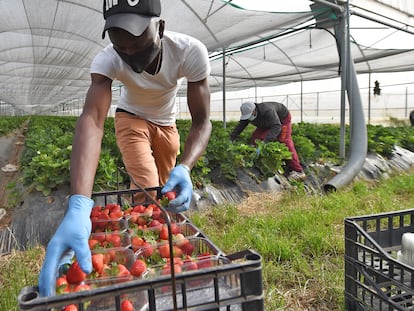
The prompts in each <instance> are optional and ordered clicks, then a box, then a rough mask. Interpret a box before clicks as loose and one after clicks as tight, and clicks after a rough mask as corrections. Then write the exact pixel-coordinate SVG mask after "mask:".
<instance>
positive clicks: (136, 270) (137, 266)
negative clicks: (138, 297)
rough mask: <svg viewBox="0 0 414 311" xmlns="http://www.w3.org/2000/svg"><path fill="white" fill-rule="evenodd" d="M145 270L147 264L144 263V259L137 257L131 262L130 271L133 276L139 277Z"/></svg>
mask: <svg viewBox="0 0 414 311" xmlns="http://www.w3.org/2000/svg"><path fill="white" fill-rule="evenodd" d="M146 270H147V264H146V263H145V261H143V260H141V259H137V260H136V261H135V262H134V263H133V264H132V267H131V269H130V272H131V274H132V275H133V276H136V277H138V278H139V277H141V276H142V274H143V273H144V272H145V271H146Z"/></svg>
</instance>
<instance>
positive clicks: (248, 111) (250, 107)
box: [240, 101, 256, 120]
mask: <svg viewBox="0 0 414 311" xmlns="http://www.w3.org/2000/svg"><path fill="white" fill-rule="evenodd" d="M254 109H256V105H255V104H254V102H252V101H249V102H244V103H243V104H242V105H241V106H240V111H241V117H240V120H247V119H249V118H250V117H251V116H252V114H253V111H254Z"/></svg>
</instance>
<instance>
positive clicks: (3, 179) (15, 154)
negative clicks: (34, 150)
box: [0, 125, 27, 228]
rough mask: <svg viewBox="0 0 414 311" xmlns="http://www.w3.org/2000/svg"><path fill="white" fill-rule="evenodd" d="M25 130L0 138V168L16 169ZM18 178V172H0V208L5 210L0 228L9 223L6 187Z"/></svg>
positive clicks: (8, 192)
mask: <svg viewBox="0 0 414 311" xmlns="http://www.w3.org/2000/svg"><path fill="white" fill-rule="evenodd" d="M26 130H27V128H26V126H25V125H24V126H23V127H22V128H20V129H18V130H15V131H13V132H12V133H11V134H10V135H8V136H3V137H0V168H5V167H6V166H7V165H13V166H16V167H17V168H18V162H19V159H20V157H21V155H22V153H23V150H24V141H25V135H24V134H25V132H26ZM19 176H20V172H19V171H18V170H17V171H15V172H11V171H9V172H7V171H6V172H5V171H3V170H1V171H0V208H3V209H5V210H6V214H5V216H4V217H2V218H1V219H0V228H3V227H5V226H7V225H8V224H9V223H10V221H11V215H12V212H13V208H12V207H10V206H7V204H8V198H9V195H10V191H9V190H8V185H9V184H10V183H11V182H14V181H16V180H17V179H18V178H19Z"/></svg>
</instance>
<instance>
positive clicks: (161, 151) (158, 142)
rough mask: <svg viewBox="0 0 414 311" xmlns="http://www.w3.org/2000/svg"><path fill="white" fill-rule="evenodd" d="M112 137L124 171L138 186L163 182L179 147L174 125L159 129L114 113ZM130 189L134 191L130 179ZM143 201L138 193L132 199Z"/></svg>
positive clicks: (145, 186)
mask: <svg viewBox="0 0 414 311" xmlns="http://www.w3.org/2000/svg"><path fill="white" fill-rule="evenodd" d="M115 135H116V142H117V145H118V148H119V150H120V152H121V155H122V160H123V162H124V165H125V168H126V170H127V172H128V174H129V175H130V176H132V177H133V179H134V180H135V182H136V183H137V184H138V185H139V186H141V187H143V188H149V187H157V186H163V185H164V184H165V183H166V182H167V180H168V177H169V175H170V171H171V170H172V169H173V167H174V166H175V164H176V159H177V154H178V151H179V148H180V136H179V134H178V130H177V127H176V125H175V124H174V125H172V126H159V125H157V124H154V123H152V122H149V121H146V120H143V119H141V118H140V117H138V116H135V115H133V114H130V113H127V112H116V114H115ZM130 187H131V188H138V187H137V186H136V185H135V184H134V183H133V181H132V180H131V184H130ZM152 194H153V195H154V193H152ZM144 198H145V196H144V195H142V194H138V195H136V196H135V198H134V199H135V200H138V201H143V199H144Z"/></svg>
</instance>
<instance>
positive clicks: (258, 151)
mask: <svg viewBox="0 0 414 311" xmlns="http://www.w3.org/2000/svg"><path fill="white" fill-rule="evenodd" d="M259 155H260V148H259V147H257V148H256V157H258V156H259Z"/></svg>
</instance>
